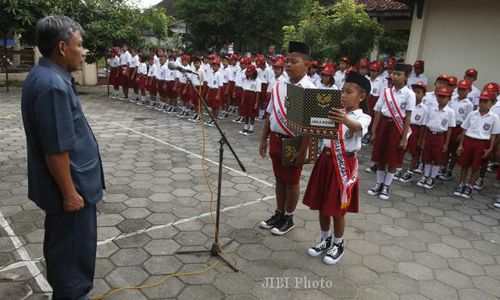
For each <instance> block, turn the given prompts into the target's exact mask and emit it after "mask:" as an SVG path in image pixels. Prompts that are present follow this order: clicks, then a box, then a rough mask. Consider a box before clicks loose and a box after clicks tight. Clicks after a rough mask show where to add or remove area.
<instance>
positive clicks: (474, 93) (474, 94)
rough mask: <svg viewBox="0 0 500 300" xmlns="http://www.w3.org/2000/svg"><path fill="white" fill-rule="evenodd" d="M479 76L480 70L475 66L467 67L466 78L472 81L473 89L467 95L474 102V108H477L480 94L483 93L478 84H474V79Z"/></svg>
mask: <svg viewBox="0 0 500 300" xmlns="http://www.w3.org/2000/svg"><path fill="white" fill-rule="evenodd" d="M477 76H478V72H477V70H476V69H474V68H470V69H467V70H466V71H465V75H464V79H466V80H469V81H470V82H472V86H471V91H470V93H469V95H468V96H467V97H468V98H469V100H470V101H471V102H472V104H474V109H476V108H477V106H478V105H479V96H480V95H481V91H480V90H479V89H478V88H477V87H476V86H474V81H476V80H477Z"/></svg>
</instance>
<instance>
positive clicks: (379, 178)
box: [377, 170, 385, 183]
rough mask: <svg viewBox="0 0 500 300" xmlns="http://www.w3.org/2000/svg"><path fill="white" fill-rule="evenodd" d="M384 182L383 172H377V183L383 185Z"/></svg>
mask: <svg viewBox="0 0 500 300" xmlns="http://www.w3.org/2000/svg"><path fill="white" fill-rule="evenodd" d="M384 181H385V171H379V170H377V183H384Z"/></svg>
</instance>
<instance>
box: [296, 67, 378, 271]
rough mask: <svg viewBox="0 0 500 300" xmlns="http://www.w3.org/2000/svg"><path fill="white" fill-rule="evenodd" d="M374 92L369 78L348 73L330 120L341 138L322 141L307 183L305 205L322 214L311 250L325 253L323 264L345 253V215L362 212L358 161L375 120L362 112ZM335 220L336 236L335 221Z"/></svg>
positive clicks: (313, 254)
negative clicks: (316, 238) (367, 99)
mask: <svg viewBox="0 0 500 300" xmlns="http://www.w3.org/2000/svg"><path fill="white" fill-rule="evenodd" d="M369 93H370V82H369V81H368V79H367V78H366V77H365V76H363V75H361V74H359V73H356V72H354V71H351V72H349V73H348V74H347V76H346V80H345V82H344V84H343V87H342V106H343V107H344V109H334V110H332V111H331V112H330V118H331V119H332V120H333V121H335V122H336V123H337V124H339V132H338V137H337V139H334V140H329V139H324V140H322V143H321V144H322V146H321V148H322V151H321V155H320V156H319V158H318V160H317V161H316V163H315V164H314V168H313V170H312V173H311V177H310V178H309V183H308V184H307V189H306V192H305V194H304V200H303V202H304V204H305V205H306V206H309V208H310V209H312V210H318V211H319V225H320V229H321V239H320V241H319V243H317V244H316V245H314V246H312V247H310V248H309V249H308V250H307V254H308V255H309V256H312V257H317V256H320V255H321V254H323V253H325V252H326V253H325V256H324V258H323V263H325V264H327V265H333V264H336V263H338V262H339V261H340V259H341V258H342V256H343V254H344V239H343V237H344V232H345V226H346V223H345V214H346V213H348V212H349V213H357V212H359V188H358V159H357V157H356V153H357V152H358V151H359V150H360V149H361V139H362V138H363V135H365V134H366V132H367V131H368V126H369V124H370V121H371V117H370V116H369V115H367V114H364V113H363V110H362V109H360V107H359V106H360V103H361V101H364V100H366V97H367V95H368V94H369ZM332 219H333V236H332V229H331V223H332V222H331V220H332Z"/></svg>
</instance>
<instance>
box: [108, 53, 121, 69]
mask: <svg viewBox="0 0 500 300" xmlns="http://www.w3.org/2000/svg"><path fill="white" fill-rule="evenodd" d="M108 65H109V66H110V67H111V68H117V67H119V66H120V58H119V57H118V56H115V57H111V58H108Z"/></svg>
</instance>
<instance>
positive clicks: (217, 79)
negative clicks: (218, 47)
mask: <svg viewBox="0 0 500 300" xmlns="http://www.w3.org/2000/svg"><path fill="white" fill-rule="evenodd" d="M223 76H224V75H222V73H221V70H220V69H219V70H218V71H217V72H215V73H214V72H212V74H210V75H209V76H207V85H208V88H209V89H218V88H220V87H221V86H223V85H224V77H223Z"/></svg>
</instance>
